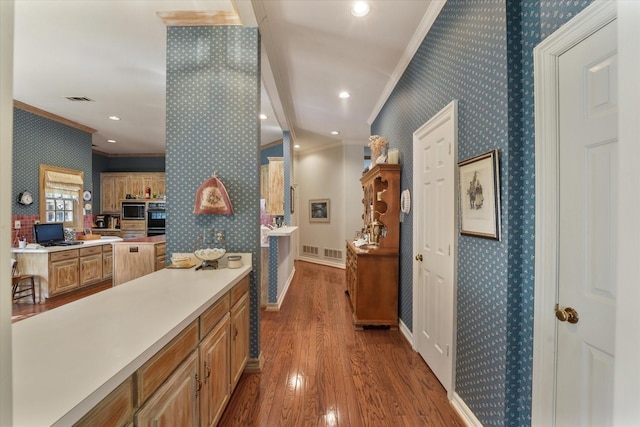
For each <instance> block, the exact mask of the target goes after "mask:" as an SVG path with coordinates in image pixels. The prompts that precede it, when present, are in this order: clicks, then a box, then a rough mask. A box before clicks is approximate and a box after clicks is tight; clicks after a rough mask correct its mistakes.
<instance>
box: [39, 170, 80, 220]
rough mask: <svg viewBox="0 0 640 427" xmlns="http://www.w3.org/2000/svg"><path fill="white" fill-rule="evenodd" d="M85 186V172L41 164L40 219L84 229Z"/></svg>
mask: <svg viewBox="0 0 640 427" xmlns="http://www.w3.org/2000/svg"><path fill="white" fill-rule="evenodd" d="M83 188H84V172H82V171H77V170H73V169H64V168H59V167H55V166H47V165H40V221H42V222H45V223H49V222H62V223H63V225H64V227H67V228H73V229H82V228H83V217H82V206H81V201H82V190H83Z"/></svg>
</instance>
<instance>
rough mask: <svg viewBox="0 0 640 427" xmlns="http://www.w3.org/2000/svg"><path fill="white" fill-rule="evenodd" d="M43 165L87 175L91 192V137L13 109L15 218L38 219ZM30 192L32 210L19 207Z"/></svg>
mask: <svg viewBox="0 0 640 427" xmlns="http://www.w3.org/2000/svg"><path fill="white" fill-rule="evenodd" d="M40 164H45V165H50V166H58V167H61V168H67V169H75V170H80V171H83V172H84V188H85V190H91V189H92V188H91V183H92V173H93V172H92V168H91V134H90V133H87V132H85V131H82V130H79V129H76V128H73V127H70V126H67V125H64V124H62V123H59V122H56V121H54V120H51V119H47V118H44V117H41V116H38V115H36V114H33V113H30V112H27V111H24V110H21V109H19V108H14V109H13V185H12V195H13V198H12V204H13V208H12V212H13V214H14V215H38V214H39V213H40V212H39V206H40V203H39V197H40V190H39V187H40V181H39V179H40V178H39V177H40ZM24 190H29V191H30V192H31V194H33V197H34V199H35V201H34V203H33V204H32V205H31V206H22V205H20V204H18V203H17V201H16V200H17V195H18V193H20V192H21V191H24Z"/></svg>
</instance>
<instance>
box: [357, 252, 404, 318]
mask: <svg viewBox="0 0 640 427" xmlns="http://www.w3.org/2000/svg"><path fill="white" fill-rule="evenodd" d="M398 264H399V257H398V252H397V251H393V250H389V249H371V250H369V249H360V248H356V247H355V246H354V245H353V243H351V242H348V243H347V268H346V282H347V291H348V293H349V299H350V301H351V307H352V309H353V316H352V317H353V324H354V326H355V328H356V329H362V327H363V326H369V325H372V326H389V327H391V328H392V329H397V327H398Z"/></svg>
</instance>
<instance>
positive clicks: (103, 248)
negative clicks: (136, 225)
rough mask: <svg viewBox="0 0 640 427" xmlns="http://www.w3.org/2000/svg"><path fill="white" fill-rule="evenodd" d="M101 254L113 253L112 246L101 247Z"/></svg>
mask: <svg viewBox="0 0 640 427" xmlns="http://www.w3.org/2000/svg"><path fill="white" fill-rule="evenodd" d="M102 252H103V253H104V252H113V246H112V245H102Z"/></svg>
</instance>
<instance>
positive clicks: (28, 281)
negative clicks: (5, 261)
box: [11, 261, 36, 304]
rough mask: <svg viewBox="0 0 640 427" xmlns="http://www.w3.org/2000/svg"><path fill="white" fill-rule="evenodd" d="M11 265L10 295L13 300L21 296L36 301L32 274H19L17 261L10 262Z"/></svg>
mask: <svg viewBox="0 0 640 427" xmlns="http://www.w3.org/2000/svg"><path fill="white" fill-rule="evenodd" d="M12 264H13V265H12V266H11V296H12V300H13V302H16V301H18V300H20V299H22V298H29V297H31V299H32V300H33V303H34V304H35V303H36V287H35V281H34V275H33V274H20V273H19V272H18V262H17V261H15V262H12Z"/></svg>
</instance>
